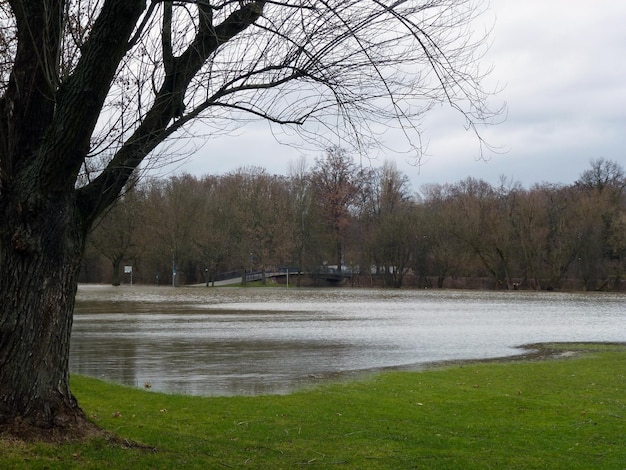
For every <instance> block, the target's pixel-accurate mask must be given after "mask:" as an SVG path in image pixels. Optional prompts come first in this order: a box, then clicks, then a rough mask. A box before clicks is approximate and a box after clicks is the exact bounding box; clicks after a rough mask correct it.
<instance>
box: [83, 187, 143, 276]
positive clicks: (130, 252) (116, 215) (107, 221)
mask: <svg viewBox="0 0 626 470" xmlns="http://www.w3.org/2000/svg"><path fill="white" fill-rule="evenodd" d="M141 203H142V196H141V194H139V192H138V190H137V189H136V188H132V187H131V188H130V189H129V190H128V191H126V192H125V193H124V194H123V195H122V196H121V197H120V198H119V199H118V200H117V201H116V202H115V203H113V205H112V206H111V208H110V209H109V210H108V211H106V212H105V213H104V215H103V216H102V217H101V219H100V220H99V221H98V222H97V223H96V224H95V226H94V228H93V230H92V232H91V233H90V234H89V236H88V240H89V243H90V244H91V245H92V246H93V247H94V248H95V249H96V251H98V252H99V253H101V254H102V255H103V256H104V257H105V258H107V259H108V260H109V261H110V262H111V268H112V278H111V284H112V285H114V286H119V285H120V274H121V273H120V270H121V263H122V262H123V261H124V260H133V259H134V260H136V259H138V258H139V256H140V252H141V249H140V246H139V245H138V244H137V231H138V229H139V228H140V226H141V225H142V224H143V216H144V214H143V213H142V210H141V208H142V206H141Z"/></svg>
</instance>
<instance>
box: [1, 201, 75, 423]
mask: <svg viewBox="0 0 626 470" xmlns="http://www.w3.org/2000/svg"><path fill="white" fill-rule="evenodd" d="M10 196H12V197H9V194H6V193H5V194H4V195H3V198H2V206H0V208H1V217H2V221H3V228H2V230H0V257H1V258H0V266H2V267H3V269H2V271H1V272H0V290H1V291H2V293H3V301H2V303H1V304H0V426H1V427H0V429H2V428H4V427H9V429H11V426H13V427H15V426H16V425H18V426H23V425H27V426H33V427H35V428H39V429H42V428H43V429H45V428H56V429H59V428H71V427H73V426H79V425H81V424H83V423H84V420H85V416H84V413H83V412H82V411H81V410H80V408H79V407H78V404H77V402H76V399H75V398H74V396H73V395H72V393H71V391H70V387H69V366H68V360H69V350H70V333H71V329H72V312H73V308H74V297H75V294H76V288H77V279H78V273H79V267H80V259H81V255H82V250H83V245H84V239H85V231H84V228H83V227H82V226H81V223H80V222H79V221H80V218H79V217H77V213H76V211H75V204H74V200H73V197H72V194H71V193H70V194H68V195H63V196H62V197H59V198H51V197H49V198H44V197H39V198H38V200H37V201H36V202H33V201H32V200H31V201H23V200H20V197H18V194H17V193H15V192H14V193H12V194H10Z"/></svg>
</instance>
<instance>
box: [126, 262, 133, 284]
mask: <svg viewBox="0 0 626 470" xmlns="http://www.w3.org/2000/svg"><path fill="white" fill-rule="evenodd" d="M124 274H130V285H131V286H132V285H133V267H132V266H124Z"/></svg>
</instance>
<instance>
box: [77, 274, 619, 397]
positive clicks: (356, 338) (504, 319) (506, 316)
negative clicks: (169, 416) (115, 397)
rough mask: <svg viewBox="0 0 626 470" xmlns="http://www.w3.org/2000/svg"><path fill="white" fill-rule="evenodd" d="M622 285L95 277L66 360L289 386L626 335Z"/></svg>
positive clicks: (136, 380) (172, 381)
mask: <svg viewBox="0 0 626 470" xmlns="http://www.w3.org/2000/svg"><path fill="white" fill-rule="evenodd" d="M625 301H626V295H624V294H617V293H616V294H611V293H548V292H524V291H516V292H482V291H448V290H386V289H351V288H344V289H296V288H293V289H285V288H265V289H263V288H259V289H256V288H245V289H242V288H229V287H224V288H204V287H186V288H185V287H180V288H172V287H145V286H139V287H137V286H122V287H108V286H91V285H81V286H80V287H79V290H78V295H77V304H76V314H75V316H74V327H73V333H72V348H71V355H70V370H71V371H72V372H75V373H80V374H84V375H90V376H93V377H99V378H102V379H104V380H108V381H112V382H118V383H121V384H125V385H131V386H137V387H144V386H146V384H150V387H151V390H158V391H164V392H168V393H184V394H194V395H213V396H217V395H256V394H267V393H274V394H280V393H288V392H290V391H293V390H296V389H299V388H302V387H305V386H308V385H310V384H315V383H319V382H320V381H321V380H325V379H327V378H332V379H335V380H336V379H338V378H341V377H344V376H351V375H354V374H359V373H362V372H367V371H373V370H377V369H383V368H415V369H417V368H421V367H424V366H425V365H427V364H429V363H433V362H439V361H449V360H462V359H481V358H490V357H501V356H511V355H516V354H521V353H523V352H524V351H523V350H521V349H519V346H521V345H523V344H528V343H537V342H547V341H608V342H625V341H626V302H625Z"/></svg>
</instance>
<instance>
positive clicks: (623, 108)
mask: <svg viewBox="0 0 626 470" xmlns="http://www.w3.org/2000/svg"><path fill="white" fill-rule="evenodd" d="M484 20H485V22H486V23H491V22H493V21H494V20H495V26H494V31H493V33H492V37H491V40H492V42H493V45H492V47H491V49H490V51H489V53H488V55H487V57H485V60H484V62H485V64H486V65H493V67H494V70H493V72H492V74H491V76H490V81H489V85H490V86H497V84H500V85H502V86H503V90H502V91H501V93H500V94H499V97H498V98H499V99H501V101H505V102H506V103H507V107H508V115H507V119H506V121H505V122H503V123H501V124H499V125H497V126H495V127H491V128H489V129H488V130H486V131H484V133H483V135H484V137H485V138H486V139H487V141H488V142H489V143H490V144H492V145H493V146H500V147H502V149H503V151H502V152H500V153H489V152H487V153H486V154H485V157H486V159H485V160H486V161H485V160H481V159H479V158H478V157H479V146H478V142H477V140H476V137H475V136H474V135H473V134H472V133H471V132H468V131H466V130H465V128H464V121H463V119H462V118H461V117H460V116H458V115H455V114H454V113H450V112H449V111H446V110H445V109H444V110H435V111H434V112H432V113H431V114H429V115H428V116H427V117H426V119H425V120H424V138H425V141H426V143H427V144H428V146H427V155H426V156H425V157H424V158H423V159H422V165H421V166H420V167H419V168H418V167H415V166H413V165H411V164H410V163H409V162H407V161H406V156H403V155H394V154H392V153H387V154H385V155H383V156H382V157H379V160H376V161H374V162H372V165H373V166H380V165H381V164H382V159H384V158H387V159H390V160H394V161H396V163H397V165H398V168H399V169H400V170H402V171H403V172H404V173H405V174H407V175H408V176H409V179H410V181H411V184H412V186H413V188H414V189H415V190H418V189H419V188H420V186H421V185H423V184H426V183H442V184H443V183H454V182H457V181H460V180H462V179H464V178H466V177H468V176H472V177H475V178H482V179H484V180H486V181H487V182H489V183H491V184H494V185H495V184H497V183H498V181H499V178H500V176H501V175H502V176H505V177H507V178H509V179H513V180H515V181H519V182H521V183H522V184H523V185H524V186H525V187H529V186H531V185H532V184H534V183H540V182H550V183H564V184H569V183H572V182H573V181H575V180H576V179H577V178H578V177H579V176H580V174H581V173H582V172H583V171H584V170H586V169H587V168H588V167H589V162H590V160H591V159H594V158H600V157H603V158H605V159H608V160H613V161H616V162H618V163H619V164H621V165H622V166H626V28H625V27H624V24H626V1H623V0H596V1H595V2H583V1H581V0H524V1H519V0H491V5H490V9H489V11H488V12H487V13H486V15H485V17H484ZM321 154H322V152H321V151H320V152H316V153H311V154H309V155H307V162H309V164H312V163H313V160H314V159H315V157H317V156H319V155H321ZM299 155H300V153H299V152H298V151H297V150H295V149H293V148H290V147H286V146H281V145H279V144H277V143H276V141H275V140H274V138H273V137H272V134H271V133H270V132H269V129H268V127H267V126H266V125H264V124H262V123H259V124H255V125H253V126H248V127H245V128H243V129H242V130H241V131H240V132H239V133H238V135H237V136H229V137H220V138H218V139H213V140H210V141H209V142H208V143H207V144H206V145H205V146H204V147H203V148H202V149H200V150H199V151H198V152H196V153H195V154H194V155H193V156H192V157H190V158H189V159H187V160H186V162H185V163H184V164H182V165H180V164H179V165H177V166H176V167H169V168H168V169H167V170H168V171H170V172H171V171H176V172H182V171H184V172H188V173H192V174H194V175H197V176H201V175H205V174H221V173H225V172H228V171H232V170H235V169H237V168H238V167H240V166H248V165H255V166H260V167H263V168H266V169H267V170H268V171H269V172H270V173H278V174H286V173H287V171H288V167H289V163H290V162H293V161H295V160H296V159H297V158H298V156H299Z"/></svg>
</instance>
